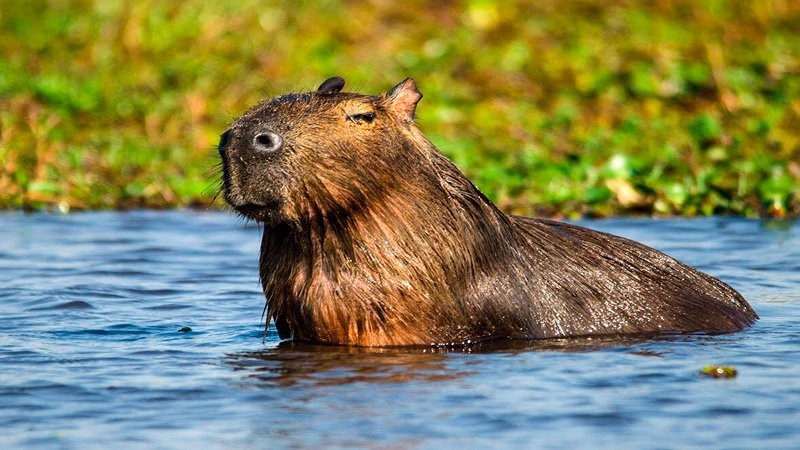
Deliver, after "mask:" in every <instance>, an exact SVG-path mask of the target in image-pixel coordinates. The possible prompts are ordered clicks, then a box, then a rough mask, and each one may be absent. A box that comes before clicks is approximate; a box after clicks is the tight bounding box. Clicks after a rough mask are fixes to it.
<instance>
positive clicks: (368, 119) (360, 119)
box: [348, 113, 375, 123]
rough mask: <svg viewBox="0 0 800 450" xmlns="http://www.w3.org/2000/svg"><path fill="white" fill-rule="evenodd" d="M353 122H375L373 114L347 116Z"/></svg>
mask: <svg viewBox="0 0 800 450" xmlns="http://www.w3.org/2000/svg"><path fill="white" fill-rule="evenodd" d="M348 118H349V119H351V120H352V121H353V122H365V123H372V121H373V120H375V113H361V114H353V115H351V116H348Z"/></svg>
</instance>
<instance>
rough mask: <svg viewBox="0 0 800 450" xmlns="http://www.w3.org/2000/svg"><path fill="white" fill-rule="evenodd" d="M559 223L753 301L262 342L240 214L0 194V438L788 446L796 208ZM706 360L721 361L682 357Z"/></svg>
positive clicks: (799, 281)
mask: <svg viewBox="0 0 800 450" xmlns="http://www.w3.org/2000/svg"><path fill="white" fill-rule="evenodd" d="M581 224H582V225H586V226H590V227H593V228H596V229H600V230H604V231H608V232H611V233H615V234H620V235H623V236H626V237H629V238H633V239H636V240H639V241H642V242H644V243H646V244H648V245H651V246H654V247H656V248H659V249H661V250H664V251H666V252H667V253H669V254H671V255H673V256H675V257H677V258H679V259H681V260H684V261H685V262H688V263H690V264H692V265H695V266H697V267H699V268H700V269H702V270H704V271H707V272H709V273H711V274H713V275H716V276H718V277H720V278H722V279H723V280H725V281H727V282H729V283H730V284H732V285H733V286H734V287H736V288H737V289H739V290H740V291H741V292H742V293H743V294H744V295H745V296H746V297H747V298H748V299H749V300H750V301H751V303H752V304H753V306H754V307H755V309H756V310H757V311H758V313H759V314H760V315H761V320H760V321H759V322H758V323H757V324H756V325H755V326H754V327H753V328H751V329H749V330H747V331H745V332H742V333H738V334H732V335H724V336H684V337H671V338H663V339H657V340H646V341H636V340H630V341H603V340H591V341H586V340H584V341H577V342H570V341H556V342H540V343H515V344H513V345H512V344H508V343H506V344H502V343H501V344H495V345H492V346H484V347H480V348H473V349H471V350H470V351H465V350H451V351H442V350H430V349H426V350H419V349H418V350H367V349H353V348H337V347H322V346H311V345H291V344H289V345H286V344H283V345H279V340H278V338H277V335H276V334H275V332H274V330H273V329H271V328H270V330H269V332H268V333H267V335H266V338H265V339H263V335H262V327H263V322H261V321H260V317H261V311H262V306H263V298H262V294H261V293H260V289H259V283H258V276H257V269H256V264H257V259H258V248H259V240H260V230H259V229H258V227H256V226H254V225H246V224H245V223H243V222H242V221H240V220H238V219H236V218H235V217H233V216H231V215H229V214H226V213H216V212H193V211H173V212H151V211H136V212H127V213H114V212H108V213H105V212H104V213H80V214H70V215H65V216H62V215H48V214H33V215H23V214H18V213H2V214H0V447H2V448H65V449H72V448H75V449H91V448H148V449H150V448H204V449H205V448H296V447H313V448H317V447H324V448H342V447H348V448H351V447H370V448H374V447H390V448H454V447H463V448H485V447H489V448H577V447H580V448H586V447H590V448H614V449H616V448H676V447H677V448H680V447H690V446H691V447H697V446H704V447H711V448H720V447H723V448H798V446H800V225H798V223H792V222H789V221H783V222H781V221H774V222H763V221H757V220H745V219H729V218H711V219H693V220H683V219H681V220H647V219H613V220H603V221H585V222H581ZM182 327H190V328H191V331H190V332H179V331H178V330H179V329H181V328H182ZM708 364H725V365H732V366H735V367H736V368H737V369H738V371H739V375H738V377H737V378H735V379H731V380H718V379H711V378H706V377H703V376H700V375H698V370H699V369H700V368H701V367H703V366H705V365H708Z"/></svg>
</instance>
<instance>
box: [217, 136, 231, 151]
mask: <svg viewBox="0 0 800 450" xmlns="http://www.w3.org/2000/svg"><path fill="white" fill-rule="evenodd" d="M230 141H231V130H226V131H225V132H224V133H222V134H221V135H220V136H219V144H217V150H219V154H220V156H223V155H224V154H225V149H226V148H227V147H228V143H229V142H230Z"/></svg>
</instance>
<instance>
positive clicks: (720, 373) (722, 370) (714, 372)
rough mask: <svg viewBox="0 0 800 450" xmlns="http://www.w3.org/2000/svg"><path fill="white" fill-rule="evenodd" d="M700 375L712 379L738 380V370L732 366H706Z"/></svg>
mask: <svg viewBox="0 0 800 450" xmlns="http://www.w3.org/2000/svg"><path fill="white" fill-rule="evenodd" d="M700 373H701V374H703V375H705V376H707V377H711V378H736V374H737V372H736V368H734V367H731V366H705V367H703V368H702V369H700Z"/></svg>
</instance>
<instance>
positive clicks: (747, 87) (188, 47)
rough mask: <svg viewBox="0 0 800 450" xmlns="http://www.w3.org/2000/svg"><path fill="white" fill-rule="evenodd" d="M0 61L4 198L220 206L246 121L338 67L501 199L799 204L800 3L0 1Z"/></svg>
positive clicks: (45, 203) (630, 204)
mask: <svg viewBox="0 0 800 450" xmlns="http://www.w3.org/2000/svg"><path fill="white" fill-rule="evenodd" d="M0 54H2V55H3V57H2V58H0V207H6V208H20V207H22V208H31V209H38V208H61V209H68V208H73V209H74V208H128V207H140V206H142V207H172V206H186V205H209V204H211V198H212V197H213V195H214V192H215V190H216V185H215V184H214V182H215V180H216V179H217V177H218V172H217V171H215V170H214V166H215V165H216V163H217V157H216V150H215V144H216V142H217V140H218V135H219V133H221V132H222V131H223V130H224V129H225V128H226V127H227V125H228V124H229V123H230V122H231V121H232V119H233V118H234V117H235V116H236V115H238V114H240V113H241V112H243V111H244V110H245V109H246V108H247V107H248V106H250V105H252V104H253V103H255V102H257V101H258V100H259V99H260V98H262V97H265V96H271V95H276V94H280V93H285V92H290V91H305V90H311V89H314V88H315V87H316V86H317V85H318V84H319V83H320V82H321V81H322V80H323V79H325V78H326V77H329V76H332V75H341V76H344V77H345V78H346V79H347V80H348V87H349V89H352V90H356V91H360V92H365V93H378V92H381V91H384V90H386V89H388V88H390V87H391V86H393V85H394V84H396V83H397V82H399V81H400V80H402V79H403V78H405V77H406V76H412V77H414V78H415V79H416V80H417V83H418V85H419V87H420V89H421V90H422V92H423V93H424V94H425V99H424V100H423V102H422V103H421V104H420V107H419V110H418V116H419V119H418V121H419V124H420V126H421V128H422V129H423V131H425V132H426V134H427V135H428V136H429V137H430V138H431V140H433V142H434V143H436V144H437V145H438V146H439V147H440V148H441V149H442V151H443V152H444V153H445V154H446V155H447V156H449V157H450V158H451V159H453V160H454V162H455V163H456V164H457V165H458V166H459V167H461V169H462V170H464V172H465V173H466V174H467V175H468V176H469V177H470V178H471V179H472V180H473V181H474V182H475V183H476V184H477V185H478V186H479V187H480V188H481V189H482V190H483V191H484V192H486V193H487V195H489V196H490V197H491V198H492V199H494V200H495V201H497V202H498V204H499V205H500V206H501V207H502V208H503V209H504V210H506V211H509V212H514V213H522V214H541V215H566V216H573V217H574V216H577V215H610V214H621V213H622V214H624V213H635V214H658V215H671V214H681V215H697V214H702V215H708V214H743V215H748V216H759V215H760V216H783V215H798V214H800V131H798V130H800V2H796V1H793V0H752V1H746V0H731V1H723V0H652V1H647V0H642V1H632V0H630V1H623V0H619V1H615V0H597V1H588V0H586V1H578V0H575V1H535V0H531V1H513V2H512V1H508V2H492V1H483V0H471V1H462V2H426V1H406V2H391V1H385V0H375V1H371V2H358V1H333V0H328V1H318V2H310V1H308V2H262V1H246V0H245V1H240V2H235V3H234V2H223V1H207V2H199V1H197V2H196V1H184V2H162V1H97V2H90V1H66V0H64V1H56V0H53V1H48V2H41V1H28V2H3V7H2V8H0ZM220 204H221V201H220V200H217V202H216V203H214V206H219V205H220Z"/></svg>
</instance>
